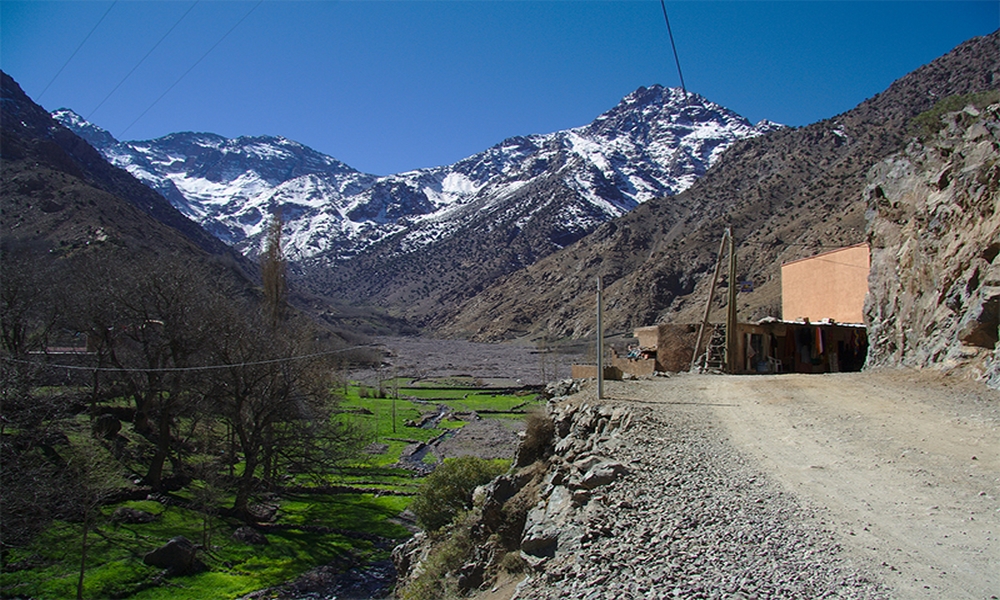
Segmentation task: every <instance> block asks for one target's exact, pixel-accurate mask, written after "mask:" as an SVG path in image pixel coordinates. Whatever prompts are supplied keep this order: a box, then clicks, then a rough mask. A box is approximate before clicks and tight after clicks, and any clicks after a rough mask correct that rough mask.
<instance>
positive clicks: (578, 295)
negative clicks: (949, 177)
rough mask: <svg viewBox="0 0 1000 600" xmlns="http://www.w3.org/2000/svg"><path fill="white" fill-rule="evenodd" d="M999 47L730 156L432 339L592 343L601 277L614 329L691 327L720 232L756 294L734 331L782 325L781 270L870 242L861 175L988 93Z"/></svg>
mask: <svg viewBox="0 0 1000 600" xmlns="http://www.w3.org/2000/svg"><path fill="white" fill-rule="evenodd" d="M998 39H1000V33H993V34H991V35H989V36H984V37H980V38H975V39H972V40H969V41H968V42H965V43H963V44H961V45H960V46H958V47H957V48H955V49H954V50H953V51H951V52H950V53H948V54H946V55H945V56H943V57H941V58H939V59H937V60H935V61H933V62H931V63H930V64H928V65H925V66H923V67H921V68H919V69H917V70H916V71H914V72H912V73H910V74H908V75H906V76H904V77H902V78H901V79H899V80H897V81H896V82H894V83H893V84H892V85H891V86H890V87H889V88H888V89H887V90H886V91H884V92H882V93H880V94H878V95H877V96H875V97H873V98H870V99H868V100H866V101H865V102H863V103H861V104H860V105H859V106H858V107H856V108H854V109H852V110H850V111H848V112H846V113H843V114H841V115H837V116H835V117H833V118H831V119H827V120H824V121H821V122H818V123H815V124H812V125H809V126H806V127H801V128H797V129H782V130H778V131H772V132H770V133H768V134H766V135H764V136H760V137H757V138H753V139H748V140H743V141H740V142H737V143H735V144H733V145H732V146H731V147H730V148H729V149H728V150H727V151H726V152H725V153H724V155H723V156H722V158H721V159H720V161H719V162H718V163H717V164H716V165H715V166H714V167H713V168H712V169H710V170H709V171H708V173H706V175H705V176H704V177H703V178H701V179H699V180H698V181H697V182H696V183H695V184H694V185H693V186H692V187H691V188H689V189H688V190H686V191H685V192H683V193H681V194H679V195H677V196H675V197H670V198H658V199H654V200H651V201H649V202H646V203H645V204H643V205H641V206H639V207H638V208H636V209H635V210H633V211H632V212H630V213H628V214H626V215H625V216H623V217H621V218H619V219H616V220H615V221H612V222H609V223H606V224H604V225H602V226H601V227H599V228H598V229H597V230H596V231H595V232H594V233H593V234H591V235H589V236H587V237H586V238H583V239H581V240H580V241H579V242H577V243H576V244H574V245H572V246H569V247H567V248H565V249H563V250H561V251H559V252H557V253H554V254H553V255H551V256H549V257H547V258H545V259H543V260H540V261H539V262H537V263H536V264H534V265H532V266H530V267H528V268H526V269H524V270H522V271H519V272H517V273H514V274H512V275H510V276H508V277H506V278H503V279H502V280H500V281H498V282H497V283H496V284H495V285H493V286H491V287H489V288H488V289H485V290H484V291H483V292H482V293H480V294H478V295H476V296H475V297H474V298H471V299H470V300H468V301H467V302H465V303H464V305H463V306H462V307H461V309H460V310H459V311H457V313H453V314H452V313H449V314H445V315H442V316H441V317H440V318H439V319H437V320H435V321H434V322H433V323H432V324H431V326H432V327H435V328H437V330H438V331H440V332H441V333H443V334H448V335H455V336H459V335H469V336H473V337H475V338H477V339H483V340H497V339H505V338H513V337H523V336H531V337H534V338H541V337H563V336H577V337H579V336H586V335H590V334H593V332H594V329H595V327H594V322H595V317H594V312H595V311H594V305H595V294H594V292H595V289H596V278H597V276H598V275H600V276H603V277H604V281H605V289H606V293H605V298H606V301H605V302H606V318H607V321H606V322H607V323H608V324H609V325H608V326H609V328H610V329H630V328H632V327H635V326H640V325H648V324H652V323H655V322H658V321H674V322H685V321H687V322H697V321H698V320H700V318H701V312H702V311H703V310H704V302H705V299H706V297H707V294H708V279H709V276H710V275H711V271H712V269H713V268H714V262H715V254H716V252H717V248H718V244H719V240H720V238H721V235H722V233H723V230H724V229H725V228H726V227H732V228H733V231H734V235H735V238H736V240H737V242H738V260H739V268H738V274H737V275H738V278H739V280H741V281H750V282H752V283H753V291H750V292H747V293H741V294H740V297H739V305H738V309H739V318H741V319H753V318H760V317H763V316H766V315H778V314H779V312H780V280H779V273H780V265H781V263H782V262H787V261H789V260H794V259H797V258H802V257H805V256H810V255H812V254H816V253H818V252H820V251H822V250H824V249H829V248H832V247H839V246H844V245H849V244H855V243H858V242H863V241H866V239H867V234H866V229H865V228H866V222H865V211H866V208H867V202H866V200H865V197H864V194H863V191H864V187H865V176H866V173H867V172H868V170H869V169H870V168H871V167H872V166H873V165H875V164H876V163H877V162H878V161H880V160H882V159H883V158H885V157H886V156H888V155H890V154H892V153H893V152H896V151H898V150H899V149H900V148H901V147H902V146H903V144H904V143H905V141H906V140H907V139H908V138H909V137H910V136H911V131H910V127H911V119H912V118H914V117H915V116H917V115H919V114H920V113H922V112H924V111H927V110H929V109H930V108H931V107H933V106H934V104H935V103H936V102H937V101H939V100H941V99H943V98H946V97H949V96H952V95H956V94H967V93H971V92H978V91H982V90H989V89H996V87H997V85H998V83H1000V66H998V62H1000V61H998V57H1000V48H998ZM723 296H724V294H723Z"/></svg>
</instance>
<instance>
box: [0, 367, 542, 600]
mask: <svg viewBox="0 0 1000 600" xmlns="http://www.w3.org/2000/svg"><path fill="white" fill-rule="evenodd" d="M388 383H389V384H393V385H391V386H390V385H384V386H383V388H384V389H385V390H386V391H387V392H390V393H394V392H396V390H398V394H399V398H395V399H394V398H389V397H386V398H377V397H373V396H375V395H379V394H378V393H377V392H378V390H372V389H370V388H364V387H362V386H358V385H350V386H348V387H347V391H346V394H344V401H343V403H342V409H343V410H342V412H341V413H340V414H339V416H338V418H341V419H349V420H351V422H352V423H354V424H355V425H357V426H358V427H360V428H361V430H362V431H363V432H364V434H365V436H366V440H370V446H369V449H368V452H366V453H364V454H362V455H361V456H359V457H357V458H356V459H354V460H352V461H350V462H349V463H346V464H344V465H343V467H342V468H341V469H340V470H339V472H337V473H336V474H334V475H331V476H330V477H329V478H328V481H325V482H323V483H324V484H325V485H327V486H350V487H353V488H355V489H356V490H357V491H354V492H345V493H336V494H333V493H318V491H314V492H308V491H307V492H303V493H294V494H293V493H279V494H278V495H277V496H276V497H272V499H270V500H269V502H274V503H276V504H277V505H278V507H279V508H278V513H277V516H276V518H275V519H274V521H273V523H269V524H267V526H265V527H263V528H261V531H262V532H263V533H264V534H265V536H266V538H267V540H268V544H267V545H261V546H250V545H246V544H243V543H241V542H237V541H234V540H233V539H232V538H231V536H232V533H233V531H235V529H236V528H238V527H239V526H241V525H242V523H241V522H239V521H238V520H235V519H231V518H223V517H220V516H218V512H215V513H214V514H213V515H206V513H204V512H201V511H198V510H195V509H194V508H193V507H196V506H198V502H197V501H196V500H197V494H196V492H195V490H196V489H197V488H198V486H199V482H195V484H194V485H192V486H190V487H189V488H186V489H185V490H182V491H180V492H177V493H176V494H173V495H171V497H172V498H174V500H175V501H176V502H175V503H169V504H163V503H161V502H157V501H152V500H145V501H132V502H124V503H120V504H116V505H108V506H104V507H102V509H101V516H100V518H99V519H98V523H97V524H96V527H95V528H94V529H92V530H91V533H90V536H89V548H88V558H87V570H86V577H85V584H84V597H85V598H130V599H136V600H158V599H161V598H162V599H166V598H179V597H184V598H204V599H214V598H217V599H224V598H235V597H237V596H240V595H244V594H247V593H249V592H252V591H255V590H259V589H262V588H266V587H270V586H275V585H278V584H280V583H283V582H287V581H290V580H293V579H295V578H296V577H297V576H298V575H300V574H302V573H304V572H305V571H308V570H309V569H312V568H314V567H317V566H320V565H326V564H331V563H333V564H343V565H345V568H346V567H347V566H348V565H353V564H358V563H363V562H367V561H373V560H381V559H385V558H387V557H388V552H389V550H388V549H387V548H391V546H392V545H393V544H395V543H398V542H400V541H402V540H404V539H405V538H407V537H408V536H409V535H410V532H409V531H408V530H407V529H406V528H405V527H404V526H402V525H401V524H399V523H397V522H396V521H394V517H396V516H397V515H399V513H400V512H402V511H403V510H404V509H405V508H406V507H407V505H408V504H409V503H410V501H411V499H412V495H413V494H414V493H416V491H417V489H418V488H419V486H420V483H421V481H422V478H420V477H415V476H414V475H413V474H412V472H411V471H408V470H405V469H402V468H398V467H395V466H394V465H396V463H397V462H398V461H399V458H400V454H401V452H402V451H403V449H404V448H406V446H407V445H408V444H410V443H411V442H428V441H430V440H432V439H434V438H435V437H437V436H440V435H441V434H442V433H444V432H446V431H449V430H455V429H460V428H461V427H463V426H464V424H465V423H464V422H463V421H462V420H461V419H460V418H454V417H452V418H449V419H442V420H440V421H439V422H437V423H436V424H434V425H433V426H428V427H423V428H421V427H412V426H408V425H407V423H408V422H410V423H415V422H419V421H420V420H421V418H422V416H423V415H425V414H428V413H437V412H438V411H439V405H444V406H447V407H448V408H449V409H451V410H452V411H455V412H457V413H462V412H469V411H484V414H482V415H481V416H484V417H488V418H489V417H495V418H503V419H512V418H521V414H522V413H523V412H524V411H525V410H526V409H527V408H528V407H529V406H531V405H532V404H534V403H536V402H537V401H536V400H535V397H534V396H533V395H527V396H521V395H494V394H491V393H489V392H485V391H482V390H479V389H474V388H475V386H476V384H477V382H476V381H474V380H472V379H471V378H467V379H457V378H451V379H449V380H447V381H437V380H430V381H422V382H420V383H419V384H412V383H411V382H409V381H404V380H400V381H391V382H388ZM462 386H465V387H468V388H469V389H462ZM429 388H453V389H429ZM339 391H340V392H343V390H339ZM512 411H513V412H512ZM123 433H125V431H124V430H123ZM432 458H433V457H432ZM195 459H196V457H192V459H191V461H192V462H194V460H195ZM300 483H301V482H300ZM323 489H327V488H323ZM216 501H217V502H220V503H221V506H223V507H224V506H227V502H228V503H231V501H232V499H231V497H227V496H225V495H221V496H217V498H216ZM120 506H125V507H129V508H134V509H138V510H143V511H146V512H149V513H151V514H154V515H156V520H155V521H153V522H151V523H147V524H140V525H123V524H115V523H112V522H111V519H110V517H111V515H112V513H113V512H114V510H115V509H116V508H118V507H120ZM304 526H308V528H306V529H303V527H304ZM81 533H82V525H81V524H80V523H70V522H65V521H56V522H53V523H51V524H50V525H49V526H48V527H47V528H46V529H45V531H44V532H43V533H42V534H41V535H40V536H39V537H38V538H37V539H36V540H35V541H34V542H33V543H32V544H31V545H30V546H28V547H25V548H17V549H12V550H11V551H10V552H9V553H8V555H7V556H5V559H4V564H5V568H4V569H3V572H2V573H0V596H2V597H4V598H13V597H30V598H38V599H47V598H53V599H61V598H73V597H76V585H77V579H78V577H79V569H80V557H81ZM355 534H358V535H355ZM372 535H374V536H380V537H381V538H383V539H385V540H386V541H387V542H389V543H388V544H379V545H376V544H375V543H373V542H372V541H371V537H370V536H372ZM176 536H184V537H186V538H188V539H189V540H191V541H192V542H193V543H195V544H203V543H205V544H206V546H205V549H204V550H203V551H201V552H199V556H200V558H201V560H202V561H203V562H205V563H206V565H207V566H208V567H209V570H208V571H207V572H204V573H201V574H198V575H192V576H178V577H160V575H161V573H160V570H159V569H156V568H153V567H149V566H146V565H144V564H143V562H142V557H143V555H144V554H146V553H147V552H149V551H151V550H153V549H155V548H158V547H160V546H162V545H163V544H164V543H166V542H167V541H168V540H170V539H171V538H173V537H176ZM22 567H24V568H22Z"/></svg>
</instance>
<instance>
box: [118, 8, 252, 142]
mask: <svg viewBox="0 0 1000 600" xmlns="http://www.w3.org/2000/svg"><path fill="white" fill-rule="evenodd" d="M263 3H264V0H259V2H257V4H254V5H253V8H251V9H250V10H249V11H247V14H245V15H243V18H241V19H240V20H239V21H237V22H236V24H235V25H233V26H232V27H230V28H229V31H227V32H226V33H224V34H223V35H222V37H221V38H219V41H217V42H215V43H214V44H212V47H211V48H209V49H208V50H206V51H205V53H204V54H202V55H201V58H199V59H198V60H196V61H195V62H194V64H193V65H191V66H190V67H189V68H188V70H187V71H184V73H183V74H182V75H181V76H180V77H178V78H177V80H176V81H174V82H173V83H172V84H170V87H168V88H167V89H166V90H165V91H164V92H163V93H162V94H160V96H159V97H158V98H157V99H156V100H153V102H152V104H150V105H149V106H148V107H147V108H146V110H144V111H142V114H140V115H139V116H138V117H136V118H135V120H134V121H132V122H131V123H129V125H128V127H126V128H125V129H123V130H122V131H121V133H119V134H118V138H119V139H122V138H124V136H125V132H127V131H128V130H129V129H132V126H133V125H135V124H136V123H138V122H139V119H141V118H143V117H144V116H146V113H148V112H149V111H150V110H152V109H153V107H154V106H156V104H157V103H158V102H159V101H160V100H162V99H163V97H164V96H166V95H167V94H168V93H170V90H172V89H174V87H175V86H176V85H177V84H178V83H180V82H181V80H182V79H184V78H185V77H187V74H188V73H190V72H191V71H193V70H194V68H195V67H197V66H198V64H199V63H201V61H203V60H205V57H206V56H208V55H209V54H210V53H211V52H212V50H215V48H216V47H217V46H218V45H219V44H221V43H222V41H223V40H225V39H226V37H228V36H229V34H230V33H232V32H233V30H235V29H236V28H237V27H239V26H240V23H242V22H243V21H245V20H246V18H247V17H249V16H250V14H251V13H252V12H253V11H255V10H257V7H258V6H260V5H261V4H263Z"/></svg>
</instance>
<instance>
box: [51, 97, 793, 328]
mask: <svg viewBox="0 0 1000 600" xmlns="http://www.w3.org/2000/svg"><path fill="white" fill-rule="evenodd" d="M54 115H55V117H56V118H57V119H59V120H60V121H61V122H62V123H64V124H65V125H66V126H67V127H69V128H71V129H73V130H74V131H76V132H77V133H79V134H80V135H81V136H83V137H85V138H86V139H87V140H88V141H90V142H91V143H92V144H94V146H95V147H96V148H98V149H99V150H100V151H101V152H102V153H103V154H104V155H105V156H106V157H107V158H108V160H109V161H111V162H112V163H114V164H115V165H118V166H120V167H122V168H125V169H127V170H129V171H130V172H131V173H133V174H134V175H135V176H136V177H138V178H140V179H142V180H143V181H145V182H146V183H147V184H148V185H150V186H151V187H153V188H154V189H156V190H158V191H160V192H161V193H162V194H163V195H164V196H165V197H166V198H168V199H169V200H170V201H171V202H172V203H173V204H174V206H176V207H177V208H178V209H179V210H181V211H182V212H183V213H184V214H186V215H188V216H189V217H191V218H192V219H194V220H195V221H197V222H199V223H201V224H202V225H203V226H204V227H205V228H206V229H208V230H210V231H212V232H213V233H214V234H215V235H217V236H218V237H219V238H220V239H222V240H224V241H226V242H227V243H230V244H233V245H234V246H235V247H237V248H238V249H239V250H240V251H241V252H244V253H247V254H249V255H253V254H255V253H256V252H257V250H258V248H259V246H260V241H261V239H262V235H263V232H264V230H265V225H266V220H267V218H268V216H269V215H270V214H272V213H274V212H275V211H276V210H279V209H280V211H281V215H282V218H283V219H284V221H285V240H286V242H285V245H286V248H285V249H286V254H287V256H288V257H289V258H290V259H291V260H292V261H293V262H294V263H295V268H296V270H297V272H298V273H299V274H301V275H303V276H304V277H303V280H305V281H308V282H309V285H310V286H311V287H312V289H313V290H314V291H317V292H319V293H322V294H324V295H331V296H334V297H337V298H345V299H348V300H352V301H360V302H376V303H379V304H383V305H392V306H402V307H405V310H406V312H407V313H409V314H411V315H420V314H422V313H424V312H431V313H435V314H437V313H439V312H440V306H441V305H442V303H444V305H447V306H450V305H451V304H452V303H453V302H454V301H455V300H456V299H460V298H464V297H468V296H471V295H473V294H475V293H476V292H477V291H478V290H480V289H482V288H483V287H484V286H486V285H488V284H490V283H491V282H492V281H493V280H495V279H496V278H497V277H499V276H501V275H505V274H508V273H511V272H513V271H515V270H516V269H518V268H521V267H524V266H526V265H530V264H532V263H533V262H535V260H537V259H538V258H540V257H542V256H545V255H547V254H549V253H551V252H552V251H555V250H558V249H559V248H562V247H564V246H566V245H568V244H570V243H572V242H574V241H576V240H577V239H579V238H580V237H582V236H584V235H586V234H587V233H589V232H590V231H593V230H594V229H595V228H596V227H597V226H598V225H600V224H601V223H604V222H606V221H609V220H611V219H613V218H615V217H618V216H621V215H622V214H624V213H626V212H628V211H629V210H632V209H633V208H635V207H636V206H637V205H639V204H641V203H642V202H645V201H647V200H649V199H651V198H654V197H661V196H666V195H673V194H677V193H679V192H681V191H683V190H684V189H686V188H688V187H690V185H691V184H692V183H693V182H694V181H695V180H696V179H697V178H698V177H700V176H701V175H702V174H704V173H705V171H706V170H707V169H708V168H709V167H710V166H711V165H712V164H713V163H714V162H715V161H716V160H717V159H718V157H719V156H720V155H721V153H722V151H723V150H724V149H725V148H727V147H728V146H729V145H730V144H731V143H733V142H734V141H735V140H738V139H744V138H747V137H753V136H757V135H760V134H762V133H765V132H767V131H772V130H775V129H778V128H779V126H777V125H775V124H773V123H770V122H767V121H763V122H761V123H759V124H757V125H756V126H754V125H751V124H750V123H749V122H747V121H746V119H744V118H742V117H740V116H739V115H736V114H735V113H733V112H732V111H729V110H727V109H725V108H723V107H721V106H719V105H717V104H714V103H712V102H709V101H708V100H706V99H704V98H702V97H700V96H698V95H696V94H687V95H685V94H684V93H683V92H682V91H681V90H677V89H667V88H663V87H660V86H653V87H651V88H639V89H638V90H636V91H635V92H633V93H632V94H630V95H629V96H627V97H626V98H625V99H623V100H622V102H621V103H620V104H619V105H618V106H616V107H615V108H613V109H611V110H609V111H607V112H606V113H604V114H602V115H601V116H599V117H598V118H597V119H596V120H595V121H594V122H592V123H591V124H589V125H586V126H583V127H579V128H576V129H571V130H567V131H559V132H555V133H551V134H545V135H531V136H525V137H515V138H510V139H507V140H504V141H503V142H501V143H500V144H497V145H496V146H494V147H492V148H490V149H488V150H486V151H484V152H481V153H479V154H476V155H474V156H471V157H469V158H467V159H464V160H462V161H459V162H458V163H455V164H453V165H448V166H443V167H436V168H431V169H421V170H417V171H412V172H408V173H400V174H396V175H390V176H386V177H375V176H372V175H366V174H363V173H359V172H358V171H355V170H353V169H351V168H350V167H348V166H347V165H345V164H343V163H341V162H339V161H337V160H336V159H333V158H330V157H328V156H324V155H322V154H319V153H317V152H315V151H313V150H311V149H309V148H306V147H304V146H302V145H300V144H297V143H295V142H292V141H289V140H286V139H283V138H274V137H255V138H237V139H233V140H230V139H225V138H222V137H220V136H215V135H212V134H200V133H199V134H196V133H178V134H171V135H169V136H166V137H163V138H160V139H157V140H150V141H143V142H119V141H117V140H115V139H114V138H113V137H111V136H110V135H109V134H108V133H107V132H106V131H104V130H102V129H100V128H99V127H97V126H95V125H93V124H90V123H87V122H86V121H84V120H83V119H82V118H80V117H79V116H78V115H76V114H75V113H73V112H72V111H69V110H66V109H63V110H60V111H56V112H55V113H54Z"/></svg>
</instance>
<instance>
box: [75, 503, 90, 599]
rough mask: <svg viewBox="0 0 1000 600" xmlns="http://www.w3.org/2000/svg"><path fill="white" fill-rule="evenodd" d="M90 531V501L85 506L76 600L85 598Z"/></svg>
mask: <svg viewBox="0 0 1000 600" xmlns="http://www.w3.org/2000/svg"><path fill="white" fill-rule="evenodd" d="M89 531H90V503H89V502H87V504H86V505H85V506H84V508H83V541H82V542H81V544H80V578H79V579H78V580H77V582H76V600H83V576H84V574H85V573H86V572H87V532H89Z"/></svg>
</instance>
